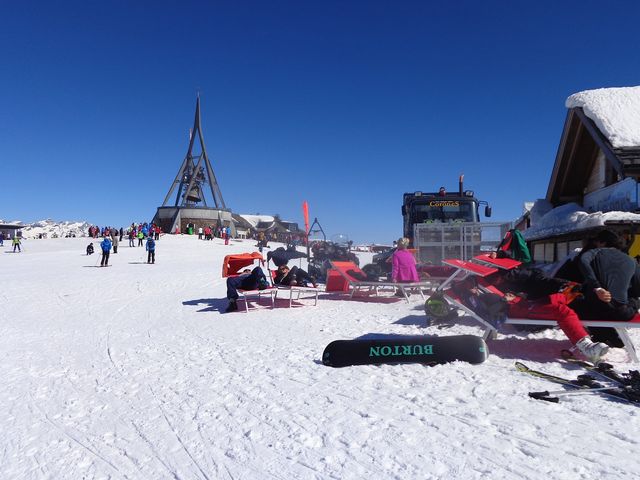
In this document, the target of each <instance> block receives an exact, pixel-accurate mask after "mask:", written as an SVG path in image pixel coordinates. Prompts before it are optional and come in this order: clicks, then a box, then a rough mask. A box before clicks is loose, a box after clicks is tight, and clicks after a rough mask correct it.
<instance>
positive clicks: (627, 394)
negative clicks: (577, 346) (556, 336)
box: [516, 355, 640, 404]
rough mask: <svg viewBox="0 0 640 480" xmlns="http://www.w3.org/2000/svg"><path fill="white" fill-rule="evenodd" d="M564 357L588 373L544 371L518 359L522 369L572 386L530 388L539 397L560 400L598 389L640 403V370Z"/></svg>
mask: <svg viewBox="0 0 640 480" xmlns="http://www.w3.org/2000/svg"><path fill="white" fill-rule="evenodd" d="M564 359H565V361H567V362H569V363H572V364H574V365H578V366H581V367H583V368H585V369H586V370H587V371H588V372H589V373H588V374H584V375H579V376H578V377H577V378H576V379H575V380H571V379H567V378H562V377H557V376H555V375H550V374H548V373H545V372H540V371H537V370H532V369H530V368H529V367H527V366H526V365H525V364H523V363H521V362H516V369H517V370H518V371H519V372H523V373H527V374H529V375H532V376H534V377H538V378H543V379H545V380H548V381H550V382H553V383H556V384H559V385H563V386H565V387H569V388H570V389H571V390H559V391H553V392H550V391H543V392H529V396H530V397H532V398H535V399H537V400H545V401H547V402H554V403H557V402H558V401H559V400H560V398H559V397H561V396H566V395H577V394H585V393H597V394H600V395H604V396H607V397H609V398H611V399H614V400H618V401H623V402H627V403H635V404H640V372H638V371H637V370H630V371H629V372H627V373H619V372H616V371H615V370H614V369H613V367H612V366H611V365H610V364H607V363H600V364H598V365H593V364H591V363H589V362H585V361H583V360H579V359H577V358H575V357H573V356H569V355H565V356H564Z"/></svg>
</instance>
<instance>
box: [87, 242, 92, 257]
mask: <svg viewBox="0 0 640 480" xmlns="http://www.w3.org/2000/svg"><path fill="white" fill-rule="evenodd" d="M87 255H93V242H92V243H90V244H89V245H87Z"/></svg>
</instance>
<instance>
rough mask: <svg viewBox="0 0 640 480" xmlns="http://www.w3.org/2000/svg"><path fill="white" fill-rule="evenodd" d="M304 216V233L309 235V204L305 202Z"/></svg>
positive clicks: (303, 206)
mask: <svg viewBox="0 0 640 480" xmlns="http://www.w3.org/2000/svg"><path fill="white" fill-rule="evenodd" d="M302 215H303V216H304V231H305V233H306V234H307V235H308V234H309V204H308V203H307V201H306V200H305V201H304V202H302Z"/></svg>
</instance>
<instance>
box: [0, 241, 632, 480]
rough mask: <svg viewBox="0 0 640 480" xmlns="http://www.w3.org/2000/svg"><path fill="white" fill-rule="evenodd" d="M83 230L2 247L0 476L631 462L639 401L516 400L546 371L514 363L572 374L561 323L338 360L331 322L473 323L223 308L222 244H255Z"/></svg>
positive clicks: (593, 470)
mask: <svg viewBox="0 0 640 480" xmlns="http://www.w3.org/2000/svg"><path fill="white" fill-rule="evenodd" d="M87 242H88V240H87V239H83V238H60V239H47V240H26V241H25V242H24V244H23V246H24V252H23V253H20V254H12V253H7V252H9V251H10V247H9V246H7V244H5V247H4V248H3V249H0V252H2V253H0V273H1V276H2V280H3V281H2V284H1V286H0V379H1V383H0V386H1V388H0V405H1V406H2V408H0V425H1V427H2V435H1V436H0V478H2V479H21V480H22V479H81V478H86V479H107V478H112V479H227V478H228V479H268V478H275V479H292V478H296V479H298V478H300V479H334V478H335V479H361V478H362V479H364V478H366V479H393V478H397V479H408V478H411V479H432V478H433V479H487V478H489V479H540V478H547V479H567V478H589V479H590V478H595V479H614V478H615V479H635V478H638V477H639V476H640V456H638V448H639V443H640V409H638V407H636V406H633V405H628V404H620V403H614V402H611V401H608V400H606V399H604V398H601V397H597V396H584V395H583V396H572V397H566V398H565V399H563V400H562V401H561V403H559V404H551V403H546V402H541V401H536V400H532V399H530V398H528V396H527V392H528V391H531V390H545V389H551V390H554V389H557V386H554V385H553V384H549V383H547V382H545V381H544V380H540V379H536V378H532V377H528V376H526V375H524V374H521V373H518V372H517V371H516V370H515V368H514V366H513V364H514V361H515V360H522V361H524V362H525V363H526V364H528V365H529V366H531V367H535V368H538V369H541V370H545V371H549V372H552V373H555V374H558V375H563V376H571V377H575V376H577V374H578V373H582V372H579V371H578V370H576V369H575V368H574V367H568V366H566V365H563V364H562V363H560V362H559V361H557V356H558V354H559V352H560V350H561V349H562V348H566V347H568V346H569V344H568V342H567V341H566V340H565V338H564V337H563V335H562V334H561V333H560V332H558V331H545V332H542V333H538V334H529V335H528V336H526V335H522V334H512V335H509V336H501V337H500V338H499V339H498V340H496V341H492V342H491V343H490V344H489V348H490V352H491V355H490V357H489V359H488V360H487V361H486V362H485V363H484V364H481V365H475V366H473V365H468V364H464V363H455V364H449V365H441V366H436V367H425V366H422V365H415V364H412V365H395V366H392V365H386V366H380V367H375V366H360V367H351V368H343V369H333V368H329V367H325V366H323V365H322V363H321V362H320V358H321V354H322V351H323V349H324V347H325V346H326V345H327V344H328V343H329V342H330V341H332V340H335V339H340V338H354V337H359V336H362V335H366V334H371V333H387V334H388V333H392V334H402V335H407V334H416V335H419V334H435V335H453V334H463V333H464V334H479V333H480V329H479V328H478V327H477V326H476V325H475V324H474V323H473V322H472V321H471V320H469V319H465V318H461V319H460V320H459V322H458V323H457V324H456V325H455V326H453V327H450V328H438V327H437V326H431V327H428V328H425V325H424V323H425V322H424V320H425V317H424V314H423V311H422V303H421V302H420V301H419V300H418V299H416V300H415V301H413V302H412V303H410V304H407V303H406V302H404V301H403V300H401V301H391V302H389V301H358V300H349V299H348V298H344V297H338V296H333V295H328V294H325V295H323V296H321V298H320V301H319V305H318V306H317V307H312V306H305V307H300V308H293V309H289V308H285V307H284V305H283V304H277V305H276V308H275V309H273V310H270V309H267V308H265V309H262V310H259V311H254V312H251V313H249V314H246V313H243V312H238V313H232V314H221V311H223V310H224V308H225V306H226V300H225V298H224V297H225V282H224V280H223V279H222V278H220V272H221V265H222V259H223V257H224V255H225V254H228V253H241V252H248V251H253V250H254V243H253V242H251V241H246V242H233V243H232V245H230V246H226V247H225V246H224V245H222V244H221V241H220V240H214V241H213V242H204V241H199V240H197V238H195V237H187V236H178V237H175V236H165V237H163V238H162V239H161V240H160V241H159V242H158V246H157V263H156V264H155V265H147V264H146V263H145V258H144V252H143V249H142V248H137V247H136V248H129V247H128V246H127V241H126V240H125V241H124V242H123V243H121V244H120V248H119V253H118V254H115V255H112V258H111V263H112V265H113V266H111V267H109V268H95V267H96V265H97V264H98V261H99V256H98V254H97V253H96V254H94V255H93V256H89V257H87V256H86V255H84V249H85V246H86V244H87ZM96 246H97V245H96ZM296 262H297V261H296ZM303 265H304V264H303ZM412 298H413V297H412ZM632 338H634V340H635V341H636V342H637V343H640V335H638V334H636V333H632ZM619 366H620V368H626V367H629V366H630V365H625V364H622V365H619Z"/></svg>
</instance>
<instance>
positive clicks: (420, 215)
mask: <svg viewBox="0 0 640 480" xmlns="http://www.w3.org/2000/svg"><path fill="white" fill-rule="evenodd" d="M449 221H460V222H475V221H477V219H476V212H475V208H474V205H473V202H460V201H457V200H456V201H430V202H429V203H425V204H413V205H412V207H411V223H430V222H449Z"/></svg>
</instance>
